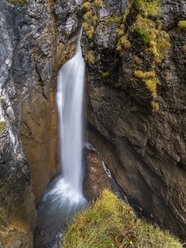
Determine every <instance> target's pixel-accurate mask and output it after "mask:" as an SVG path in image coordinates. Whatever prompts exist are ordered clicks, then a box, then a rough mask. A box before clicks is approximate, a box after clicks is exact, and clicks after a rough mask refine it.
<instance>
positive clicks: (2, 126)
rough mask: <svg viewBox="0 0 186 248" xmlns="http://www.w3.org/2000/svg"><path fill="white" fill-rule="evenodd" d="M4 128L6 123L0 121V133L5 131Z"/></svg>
mask: <svg viewBox="0 0 186 248" xmlns="http://www.w3.org/2000/svg"><path fill="white" fill-rule="evenodd" d="M5 127H6V122H5V121H0V133H1V132H2V131H3V130H4V129H5Z"/></svg>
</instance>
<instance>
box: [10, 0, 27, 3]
mask: <svg viewBox="0 0 186 248" xmlns="http://www.w3.org/2000/svg"><path fill="white" fill-rule="evenodd" d="M7 1H8V2H10V3H20V4H24V3H27V1H28V0H7Z"/></svg>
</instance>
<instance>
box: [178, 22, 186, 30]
mask: <svg viewBox="0 0 186 248" xmlns="http://www.w3.org/2000/svg"><path fill="white" fill-rule="evenodd" d="M178 28H180V29H183V30H184V31H186V20H182V21H179V22H178Z"/></svg>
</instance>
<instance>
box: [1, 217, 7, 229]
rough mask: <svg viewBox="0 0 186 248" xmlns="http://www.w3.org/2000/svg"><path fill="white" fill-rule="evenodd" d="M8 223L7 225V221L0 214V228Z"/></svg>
mask: <svg viewBox="0 0 186 248" xmlns="http://www.w3.org/2000/svg"><path fill="white" fill-rule="evenodd" d="M7 226H8V225H7V222H6V220H5V219H4V218H3V217H2V216H1V215H0V228H1V227H2V228H6V227H7Z"/></svg>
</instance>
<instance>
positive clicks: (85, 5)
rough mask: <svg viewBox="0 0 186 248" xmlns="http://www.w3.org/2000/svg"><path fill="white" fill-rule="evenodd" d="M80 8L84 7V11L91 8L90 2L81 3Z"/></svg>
mask: <svg viewBox="0 0 186 248" xmlns="http://www.w3.org/2000/svg"><path fill="white" fill-rule="evenodd" d="M82 9H85V10H86V11H89V10H91V3H90V2H85V3H84V4H83V5H82Z"/></svg>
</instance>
